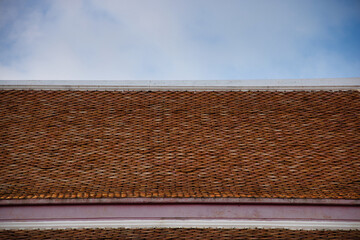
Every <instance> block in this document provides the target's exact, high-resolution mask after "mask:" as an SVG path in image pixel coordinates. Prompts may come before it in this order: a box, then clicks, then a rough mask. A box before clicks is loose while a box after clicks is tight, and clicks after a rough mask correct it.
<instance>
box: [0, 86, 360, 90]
mask: <svg viewBox="0 0 360 240" xmlns="http://www.w3.org/2000/svg"><path fill="white" fill-rule="evenodd" d="M0 90H68V91H349V90H357V91H360V85H359V86H304V87H293V86H286V87H285V86H267V87H257V86H241V87H237V86H223V87H217V86H213V87H201V86H192V87H187V86H162V87H153V86H100V85H98V86H86V85H84V86H79V85H77V86H65V85H63V86H60V85H7V86H0Z"/></svg>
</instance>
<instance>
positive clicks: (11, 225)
mask: <svg viewBox="0 0 360 240" xmlns="http://www.w3.org/2000/svg"><path fill="white" fill-rule="evenodd" d="M68 228H72V229H74V228H75V229H78V228H238V229H242V228H285V229H293V230H301V229H303V230H359V229H360V222H339V221H252V220H209V219H205V220H102V221H98V220H92V221H32V222H2V223H1V224H0V229H1V230H4V229H6V230H19V229H68Z"/></svg>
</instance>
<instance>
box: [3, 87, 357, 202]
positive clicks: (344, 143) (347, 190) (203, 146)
mask: <svg viewBox="0 0 360 240" xmlns="http://www.w3.org/2000/svg"><path fill="white" fill-rule="evenodd" d="M0 104H1V105H0V144H1V155H0V157H1V161H0V197H1V198H2V199H19V198H90V197H91V198H94V197H95V198H101V197H272V198H335V199H359V198H360V174H359V172H360V171H359V169H360V159H359V156H360V128H359V127H360V121H359V120H360V92H357V91H335V92H330V91H328V92H325V91H317V92H307V91H299V92H253V91H249V92H241V91H233V92H231V91H227V92H226V91H224V92H181V91H178V92H175V91H174V92H170V91H168V92H166V91H163V92H162V91H161V92H146V91H144V92H119V91H117V92H107V91H98V92H96V91H91V92H86V91H0Z"/></svg>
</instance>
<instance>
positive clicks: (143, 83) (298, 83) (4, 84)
mask: <svg viewBox="0 0 360 240" xmlns="http://www.w3.org/2000/svg"><path fill="white" fill-rule="evenodd" d="M0 89H16V90H30V89H31V90H83V91H88V90H103V91H114V90H118V91H126V90H190V91H191V90H193V91H206V90H208V91H213V90H283V91H293V90H353V89H360V78H324V79H266V80H256V79H255V80H168V81H164V80H119V81H113V80H111V81H110V80H86V81H85V80H71V81H70V80H0Z"/></svg>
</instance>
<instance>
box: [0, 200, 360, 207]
mask: <svg viewBox="0 0 360 240" xmlns="http://www.w3.org/2000/svg"><path fill="white" fill-rule="evenodd" d="M153 203H157V204H174V203H176V204H186V203H199V204H289V205H291V204H301V205H360V199H310V198H304V199H300V198H288V199H286V198H77V199H76V198H75V199H70V198H67V199H57V198H50V199H7V200H0V206H1V205H2V206H4V205H44V204H46V205H51V204H153Z"/></svg>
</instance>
